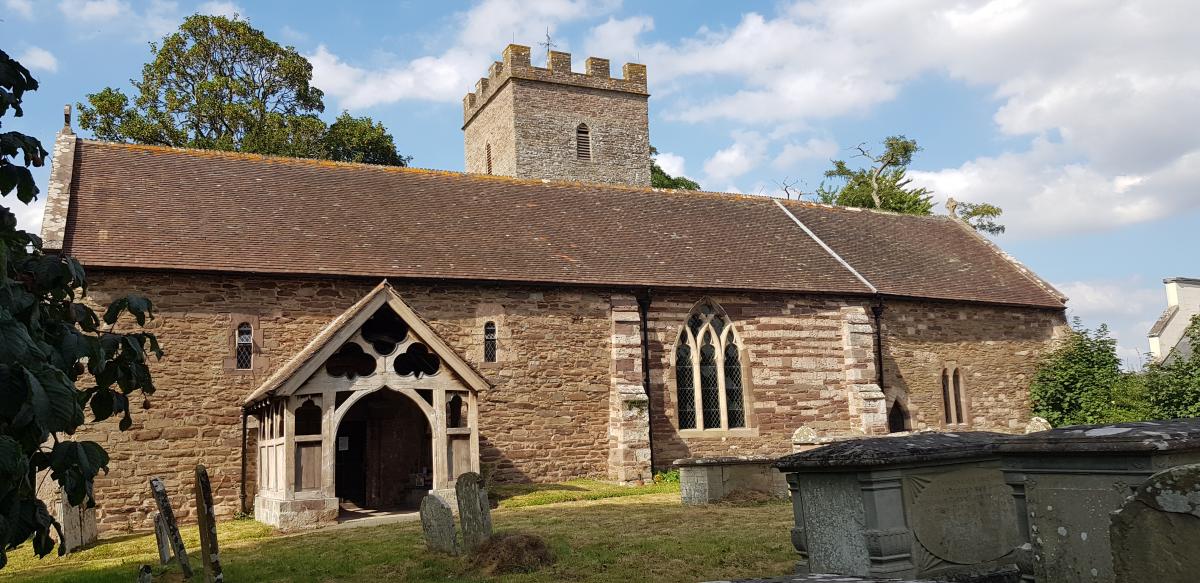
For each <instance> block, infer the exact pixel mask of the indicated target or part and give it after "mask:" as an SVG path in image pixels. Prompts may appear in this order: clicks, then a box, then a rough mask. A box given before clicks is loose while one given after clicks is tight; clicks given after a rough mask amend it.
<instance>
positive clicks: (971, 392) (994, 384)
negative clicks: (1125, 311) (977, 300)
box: [883, 300, 1068, 432]
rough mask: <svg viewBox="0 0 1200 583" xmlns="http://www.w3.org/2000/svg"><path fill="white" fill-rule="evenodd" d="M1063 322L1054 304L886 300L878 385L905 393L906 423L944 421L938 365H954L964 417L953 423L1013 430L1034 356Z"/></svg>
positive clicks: (1025, 406) (1062, 330)
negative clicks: (963, 421) (1035, 306)
mask: <svg viewBox="0 0 1200 583" xmlns="http://www.w3.org/2000/svg"><path fill="white" fill-rule="evenodd" d="M1067 330H1068V327H1067V322H1066V317H1065V315H1064V314H1063V312H1062V310H1038V309H1032V308H1006V307H989V306H979V305H969V304H956V303H950V302H929V301H895V300H893V301H888V302H887V303H886V306H885V308H884V312H883V331H884V334H883V346H884V374H885V382H884V384H885V388H884V391H885V392H887V393H888V394H889V395H890V394H892V393H893V391H895V390H897V389H902V390H903V391H904V392H906V393H907V395H908V408H909V416H910V419H911V421H912V427H913V429H928V428H933V429H941V428H946V424H945V416H944V411H945V409H944V408H943V403H942V380H941V377H942V369H944V368H947V367H949V368H953V367H958V368H959V370H960V371H961V372H962V376H963V386H964V391H965V395H966V399H965V402H964V406H965V408H966V411H967V412H966V417H965V418H966V419H969V423H967V424H966V426H965V427H963V426H955V428H969V429H972V430H979V431H1005V432H1013V431H1020V430H1022V429H1024V427H1025V424H1026V423H1027V422H1028V421H1029V416H1030V412H1029V383H1030V382H1031V381H1032V380H1033V374H1034V371H1035V369H1036V367H1037V362H1038V359H1039V358H1040V357H1041V356H1042V355H1044V354H1045V353H1046V352H1047V351H1048V350H1049V349H1050V348H1052V347H1053V345H1054V343H1055V341H1056V340H1058V339H1061V338H1063V337H1064V336H1065V334H1066V332H1067Z"/></svg>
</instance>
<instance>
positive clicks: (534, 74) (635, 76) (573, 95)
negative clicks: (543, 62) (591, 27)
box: [463, 44, 650, 186]
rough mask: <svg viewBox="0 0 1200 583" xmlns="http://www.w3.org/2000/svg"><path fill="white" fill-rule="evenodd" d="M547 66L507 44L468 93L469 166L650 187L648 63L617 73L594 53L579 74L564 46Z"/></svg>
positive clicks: (465, 109) (465, 123)
mask: <svg viewBox="0 0 1200 583" xmlns="http://www.w3.org/2000/svg"><path fill="white" fill-rule="evenodd" d="M548 65H549V66H548V67H547V68H545V69H543V68H541V67H534V66H532V65H531V64H530V61H529V47H527V46H522V45H515V44H514V45H508V47H507V48H505V49H504V60H503V61H496V62H495V63H493V64H492V66H491V67H490V68H489V69H488V76H487V77H484V78H482V79H480V80H479V82H478V83H477V84H476V85H475V91H474V92H472V93H468V94H466V96H465V97H463V134H464V136H463V140H464V150H465V154H466V169H467V172H471V173H476V174H498V175H502V176H515V177H517V178H532V179H539V178H544V179H549V180H571V181H581V182H604V183H610V184H626V185H631V186H650V115H649V110H648V105H647V102H648V99H649V97H650V94H649V93H647V92H646V66H645V65H638V64H635V63H627V64H626V65H625V66H624V67H623V68H622V77H624V78H623V79H614V78H612V77H611V76H610V75H609V71H608V60H607V59H598V58H595V57H589V58H588V59H587V62H586V64H585V66H584V72H583V73H574V72H572V71H571V54H570V53H561V52H558V51H550V58H549V63H548Z"/></svg>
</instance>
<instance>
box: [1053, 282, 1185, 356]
mask: <svg viewBox="0 0 1200 583" xmlns="http://www.w3.org/2000/svg"><path fill="white" fill-rule="evenodd" d="M1054 287H1056V288H1058V289H1059V291H1061V292H1063V293H1064V294H1066V295H1067V297H1069V298H1070V300H1069V301H1068V302H1067V307H1068V314H1069V315H1070V316H1073V317H1074V316H1078V317H1079V318H1080V320H1082V321H1083V324H1084V326H1086V327H1088V328H1092V329H1095V328H1098V327H1099V326H1100V325H1101V324H1107V325H1108V327H1109V330H1110V333H1111V335H1112V337H1113V338H1115V339H1116V340H1117V355H1118V356H1120V357H1121V359H1122V360H1123V361H1124V363H1125V366H1126V367H1127V368H1139V367H1140V366H1141V365H1142V364H1143V362H1144V355H1145V353H1146V352H1147V351H1148V350H1149V348H1150V347H1149V344H1148V343H1147V340H1146V333H1147V332H1149V330H1150V326H1151V325H1152V324H1153V323H1154V319H1155V318H1156V317H1157V316H1158V314H1159V313H1160V312H1161V311H1162V309H1163V307H1165V306H1166V298H1165V297H1164V296H1163V291H1162V287H1160V286H1155V285H1151V284H1147V283H1146V282H1144V281H1142V280H1141V279H1139V278H1126V279H1109V280H1089V281H1068V282H1063V283H1055V284H1054Z"/></svg>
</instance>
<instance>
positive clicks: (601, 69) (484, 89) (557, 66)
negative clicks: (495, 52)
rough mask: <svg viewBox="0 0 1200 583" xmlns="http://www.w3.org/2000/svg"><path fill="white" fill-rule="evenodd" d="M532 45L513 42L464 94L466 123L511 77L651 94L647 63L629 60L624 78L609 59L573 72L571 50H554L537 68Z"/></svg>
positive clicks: (591, 61) (589, 60) (592, 61)
mask: <svg viewBox="0 0 1200 583" xmlns="http://www.w3.org/2000/svg"><path fill="white" fill-rule="evenodd" d="M529 55H530V52H529V47H527V46H524V45H516V44H510V45H508V46H507V47H505V48H504V55H503V60H501V61H496V62H494V63H492V64H491V66H490V67H488V72H487V77H481V78H480V79H479V81H478V82H476V83H475V91H472V92H470V93H467V94H466V95H465V96H463V125H464V127H465V126H466V124H468V123H470V122H471V119H472V118H473V117H475V114H477V113H479V110H481V109H483V107H484V106H485V105H487V103H488V101H489V100H490V99H491V98H492V96H493V95H495V93H496V91H499V90H500V88H501V87H503V86H504V84H505V83H506V82H508V81H509V80H510V79H528V80H531V81H541V82H544V83H558V84H562V85H573V86H575V87H585V88H589V89H601V90H605V91H618V92H623V93H632V94H635V95H642V96H648V95H649V93H647V91H646V66H645V65H641V64H638V63H625V65H624V66H623V67H621V76H622V78H621V79H616V78H613V77H612V75H611V74H610V72H609V62H608V59H600V58H596V57H588V58H587V60H586V61H585V62H584V72H583V73H575V72H573V71H571V53H563V52H559V51H550V58H549V59H548V61H549V62H548V63H547V67H545V68H543V67H534V66H533V65H532V64H531V62H530V60H529Z"/></svg>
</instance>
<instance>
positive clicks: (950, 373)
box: [942, 368, 967, 425]
mask: <svg viewBox="0 0 1200 583" xmlns="http://www.w3.org/2000/svg"><path fill="white" fill-rule="evenodd" d="M962 385H963V382H962V372H961V371H960V370H959V369H958V368H953V369H950V368H944V369H942V408H943V412H944V415H945V419H946V425H966V424H967V419H966V417H967V416H966V411H965V407H964V406H963V400H964V398H963V397H964V395H963V386H962Z"/></svg>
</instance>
